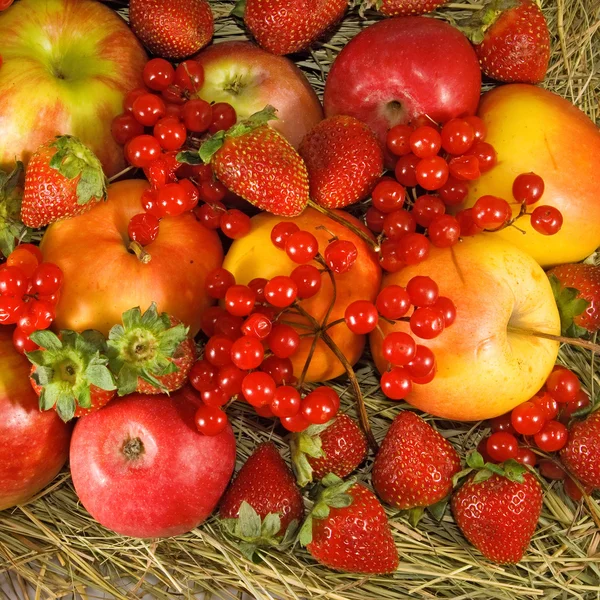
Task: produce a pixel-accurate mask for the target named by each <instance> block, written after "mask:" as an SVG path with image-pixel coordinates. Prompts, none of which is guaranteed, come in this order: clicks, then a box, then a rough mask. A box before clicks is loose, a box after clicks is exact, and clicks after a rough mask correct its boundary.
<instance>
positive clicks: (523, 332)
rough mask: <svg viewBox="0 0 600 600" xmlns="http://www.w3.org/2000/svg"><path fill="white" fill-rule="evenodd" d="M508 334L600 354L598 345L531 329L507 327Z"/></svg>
mask: <svg viewBox="0 0 600 600" xmlns="http://www.w3.org/2000/svg"><path fill="white" fill-rule="evenodd" d="M508 331H509V332H510V333H516V334H520V335H529V336H533V337H539V338H543V339H545V340H552V341H554V342H560V343H561V344H568V345H569V346H579V347H580V348H586V349H587V350H591V351H592V352H597V353H600V345H599V344H594V343H593V342H588V341H587V340H582V339H579V338H570V337H565V336H564V335H554V334H552V333H544V332H543V331H532V330H531V329H521V328H520V327H510V326H509V327H508Z"/></svg>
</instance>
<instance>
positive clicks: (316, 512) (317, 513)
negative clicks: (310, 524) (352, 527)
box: [311, 502, 330, 519]
mask: <svg viewBox="0 0 600 600" xmlns="http://www.w3.org/2000/svg"><path fill="white" fill-rule="evenodd" d="M329 512H330V511H329V506H328V505H327V504H326V503H325V502H317V503H316V504H315V505H314V506H313V509H312V511H311V514H312V516H313V519H326V518H327V517H328V516H329Z"/></svg>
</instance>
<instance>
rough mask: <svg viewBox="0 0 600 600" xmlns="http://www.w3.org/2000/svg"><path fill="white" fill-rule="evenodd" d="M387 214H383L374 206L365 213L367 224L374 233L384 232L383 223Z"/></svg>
mask: <svg viewBox="0 0 600 600" xmlns="http://www.w3.org/2000/svg"><path fill="white" fill-rule="evenodd" d="M384 220H385V213H382V212H381V211H380V210H379V209H377V208H375V207H374V206H370V207H369V208H368V209H367V212H366V213H365V223H366V224H367V227H368V228H369V229H370V230H371V231H372V232H373V233H381V232H382V231H383V221H384Z"/></svg>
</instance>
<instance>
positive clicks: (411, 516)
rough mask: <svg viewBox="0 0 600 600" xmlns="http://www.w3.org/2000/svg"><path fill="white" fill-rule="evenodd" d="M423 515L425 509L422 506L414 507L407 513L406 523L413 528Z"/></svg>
mask: <svg viewBox="0 0 600 600" xmlns="http://www.w3.org/2000/svg"><path fill="white" fill-rule="evenodd" d="M424 513H425V507H424V506H415V507H414V508H411V509H410V510H409V511H408V522H409V523H410V524H411V525H412V526H413V527H416V526H417V525H418V524H419V521H420V520H421V518H422V517H423V514H424Z"/></svg>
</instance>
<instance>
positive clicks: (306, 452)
mask: <svg viewBox="0 0 600 600" xmlns="http://www.w3.org/2000/svg"><path fill="white" fill-rule="evenodd" d="M332 422H333V421H329V422H328V423H325V424H324V425H311V426H310V427H308V428H307V429H306V430H305V431H302V432H300V433H296V434H294V435H293V436H292V438H291V440H290V449H291V453H292V468H293V470H294V474H295V475H296V481H297V482H298V485H299V486H300V487H304V486H305V485H308V484H309V483H310V482H311V481H312V480H313V476H312V474H313V468H312V466H311V465H310V462H309V460H308V457H309V456H310V457H311V458H321V457H324V456H325V453H324V452H323V450H322V442H321V437H320V434H321V433H322V432H323V431H325V430H326V429H327V427H329V426H330V425H331V423H332Z"/></svg>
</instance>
